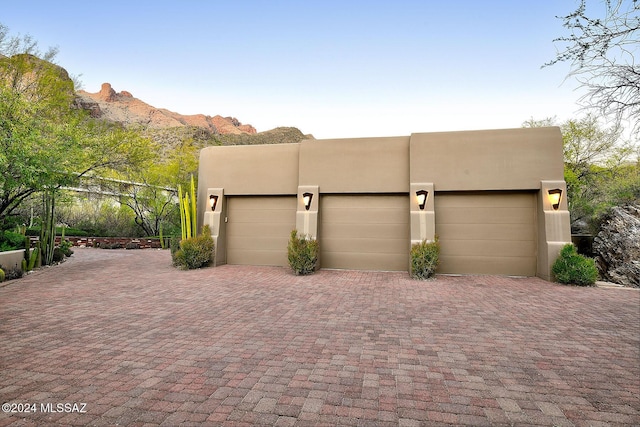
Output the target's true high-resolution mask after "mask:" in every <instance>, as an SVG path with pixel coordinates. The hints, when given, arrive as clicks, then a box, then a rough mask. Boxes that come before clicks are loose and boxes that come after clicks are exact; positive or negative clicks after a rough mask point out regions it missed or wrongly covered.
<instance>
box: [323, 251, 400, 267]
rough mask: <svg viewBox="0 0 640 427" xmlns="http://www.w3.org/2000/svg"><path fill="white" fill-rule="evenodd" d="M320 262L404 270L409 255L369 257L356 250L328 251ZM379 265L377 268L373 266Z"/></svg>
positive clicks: (342, 265)
mask: <svg viewBox="0 0 640 427" xmlns="http://www.w3.org/2000/svg"><path fill="white" fill-rule="evenodd" d="M320 262H321V263H322V264H323V265H330V266H331V267H327V268H344V269H350V270H386V271H402V270H407V269H408V267H409V261H408V258H407V256H405V255H402V254H379V253H378V254H376V253H369V254H367V259H365V258H363V257H362V256H361V255H359V254H357V253H354V252H327V253H323V255H322V257H321V259H320ZM372 265H373V266H377V267H376V268H372Z"/></svg>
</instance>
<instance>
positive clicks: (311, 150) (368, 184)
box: [300, 136, 409, 193]
mask: <svg viewBox="0 0 640 427" xmlns="http://www.w3.org/2000/svg"><path fill="white" fill-rule="evenodd" d="M408 164H409V137H408V136H401V137H389V138H352V139H324V140H306V141H303V142H302V144H301V146H300V185H317V186H319V187H320V191H321V192H323V193H401V192H407V191H409V170H408V168H407V165H408Z"/></svg>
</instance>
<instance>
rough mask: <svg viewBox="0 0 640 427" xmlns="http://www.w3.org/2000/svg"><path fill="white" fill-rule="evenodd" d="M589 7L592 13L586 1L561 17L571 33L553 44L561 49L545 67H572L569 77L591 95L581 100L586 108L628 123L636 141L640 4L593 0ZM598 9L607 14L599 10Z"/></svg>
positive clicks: (632, 0)
mask: <svg viewBox="0 0 640 427" xmlns="http://www.w3.org/2000/svg"><path fill="white" fill-rule="evenodd" d="M589 5H590V8H589V9H588V8H587V1H586V0H581V2H580V4H579V6H578V8H577V9H576V10H575V11H573V12H572V13H570V14H568V15H566V16H559V17H558V18H559V19H562V21H563V26H564V27H565V28H566V29H567V30H568V32H569V34H568V35H566V36H562V37H559V38H557V39H555V40H554V43H556V44H557V45H559V47H560V49H559V50H558V53H557V55H556V58H555V59H553V60H552V61H550V62H548V63H547V64H545V65H544V66H551V65H554V64H557V63H559V62H567V63H570V64H571V70H570V72H569V76H570V77H575V78H576V79H577V80H578V82H579V83H580V85H581V86H582V87H584V88H585V89H586V90H587V92H586V94H585V95H584V96H583V97H582V98H581V100H580V102H581V103H582V104H583V106H584V107H585V108H587V109H591V110H595V111H598V112H599V113H600V114H602V115H604V116H607V117H612V118H613V119H614V120H615V123H617V124H620V123H621V122H622V121H624V120H628V121H629V123H630V124H631V130H632V132H633V134H635V135H636V136H637V135H638V134H639V133H640V68H639V67H638V64H637V63H636V59H635V56H636V55H637V54H638V53H639V51H638V49H639V47H640V31H639V30H640V0H604V1H596V0H592V2H591V3H590V4H589ZM598 5H601V7H603V10H602V9H601V10H600V11H598V10H594V9H596V7H597V6H598ZM591 6H594V7H593V8H591Z"/></svg>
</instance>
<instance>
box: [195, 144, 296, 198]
mask: <svg viewBox="0 0 640 427" xmlns="http://www.w3.org/2000/svg"><path fill="white" fill-rule="evenodd" d="M299 151H300V144H273V145H251V146H247V145H232V146H223V147H207V148H204V149H203V150H202V151H201V152H200V172H199V175H198V176H199V181H198V182H199V185H198V187H199V189H200V190H199V192H198V196H200V195H201V194H204V193H206V189H207V188H209V187H215V188H224V192H225V194H227V195H251V194H262V195H275V194H296V192H297V191H298V156H299ZM202 189H204V192H203V190H202ZM204 195H206V194H204ZM202 197H204V196H202Z"/></svg>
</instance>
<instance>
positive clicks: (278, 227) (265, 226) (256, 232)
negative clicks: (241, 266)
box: [227, 221, 295, 238]
mask: <svg viewBox="0 0 640 427" xmlns="http://www.w3.org/2000/svg"><path fill="white" fill-rule="evenodd" d="M294 225H295V224H294ZM227 227H229V228H234V229H235V228H242V230H238V232H235V233H234V236H236V237H246V238H264V237H282V236H283V235H284V234H286V235H287V237H288V236H289V233H291V230H293V228H292V226H291V224H288V223H283V224H274V223H271V224H269V223H262V224H251V223H237V222H231V221H230V222H229V224H228V225H227Z"/></svg>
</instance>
